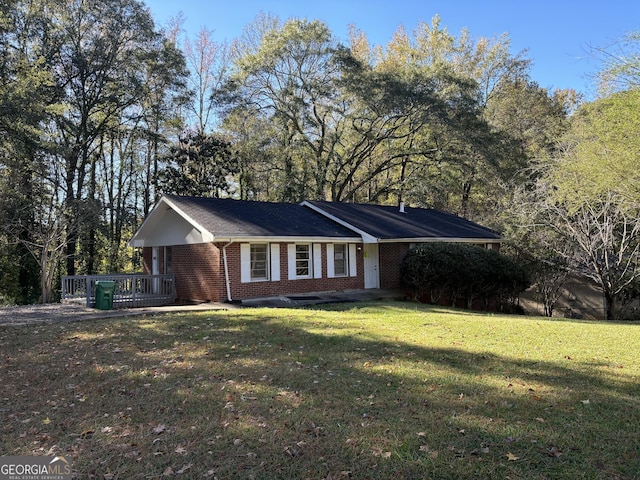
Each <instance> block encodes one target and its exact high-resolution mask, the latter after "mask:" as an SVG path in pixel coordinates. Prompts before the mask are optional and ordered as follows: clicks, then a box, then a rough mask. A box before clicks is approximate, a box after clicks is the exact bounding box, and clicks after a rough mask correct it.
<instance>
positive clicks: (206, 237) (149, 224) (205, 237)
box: [129, 196, 215, 247]
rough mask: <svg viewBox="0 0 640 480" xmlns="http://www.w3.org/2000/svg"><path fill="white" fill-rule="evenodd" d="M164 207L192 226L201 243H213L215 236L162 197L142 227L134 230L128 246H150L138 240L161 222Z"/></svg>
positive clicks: (142, 240)
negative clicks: (146, 231) (200, 238)
mask: <svg viewBox="0 0 640 480" xmlns="http://www.w3.org/2000/svg"><path fill="white" fill-rule="evenodd" d="M165 207H166V208H168V209H171V210H173V212H175V213H176V214H177V215H178V216H179V217H181V218H182V219H183V220H184V221H185V222H187V223H189V224H190V225H192V226H193V228H194V229H195V230H197V232H198V233H199V234H200V235H201V237H202V242H203V243H208V242H213V241H214V240H215V235H213V234H212V233H211V232H209V231H208V230H207V229H206V228H204V227H203V226H202V225H200V224H198V222H195V221H194V220H193V218H191V217H190V216H188V215H186V214H185V213H184V212H183V211H182V210H180V209H179V208H178V207H177V206H176V205H175V204H174V203H173V202H171V201H170V200H169V199H168V198H167V197H165V196H163V197H161V198H160V200H158V202H157V203H156V205H155V206H154V207H153V209H152V210H151V212H149V214H148V215H147V218H145V219H144V221H143V222H142V225H140V227H139V228H138V229H137V230H136V233H135V234H134V235H133V237H132V238H131V240H129V246H131V247H144V246H149V245H150V243H149V242H145V240H144V239H143V238H139V237H140V236H141V235H142V234H143V233H144V232H145V230H148V229H153V228H154V226H155V224H157V223H158V222H159V221H160V220H161V218H162V215H163V213H164V211H165V210H163V208H165ZM151 243H153V242H151Z"/></svg>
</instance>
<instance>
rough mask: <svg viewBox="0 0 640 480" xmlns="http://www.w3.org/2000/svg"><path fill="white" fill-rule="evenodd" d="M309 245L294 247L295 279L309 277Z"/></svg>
mask: <svg viewBox="0 0 640 480" xmlns="http://www.w3.org/2000/svg"><path fill="white" fill-rule="evenodd" d="M311 273H312V271H311V245H308V244H302V245H300V244H298V245H296V277H298V278H299V277H310V276H311Z"/></svg>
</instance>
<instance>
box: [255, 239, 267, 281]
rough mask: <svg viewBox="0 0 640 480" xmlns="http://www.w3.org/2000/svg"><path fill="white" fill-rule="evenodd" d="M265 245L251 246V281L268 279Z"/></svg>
mask: <svg viewBox="0 0 640 480" xmlns="http://www.w3.org/2000/svg"><path fill="white" fill-rule="evenodd" d="M267 252H268V250H267V244H260V243H253V244H251V280H267V279H268V278H269V268H268V256H267Z"/></svg>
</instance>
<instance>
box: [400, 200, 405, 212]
mask: <svg viewBox="0 0 640 480" xmlns="http://www.w3.org/2000/svg"><path fill="white" fill-rule="evenodd" d="M400 213H404V202H400Z"/></svg>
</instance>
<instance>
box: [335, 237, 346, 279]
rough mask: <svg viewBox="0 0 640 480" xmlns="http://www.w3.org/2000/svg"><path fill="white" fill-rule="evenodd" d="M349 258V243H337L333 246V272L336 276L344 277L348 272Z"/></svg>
mask: <svg viewBox="0 0 640 480" xmlns="http://www.w3.org/2000/svg"><path fill="white" fill-rule="evenodd" d="M347 258H348V256H347V244H346V243H337V244H335V245H334V246H333V273H334V275H335V276H336V277H344V276H346V275H347V274H348V272H349V268H348V265H347Z"/></svg>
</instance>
